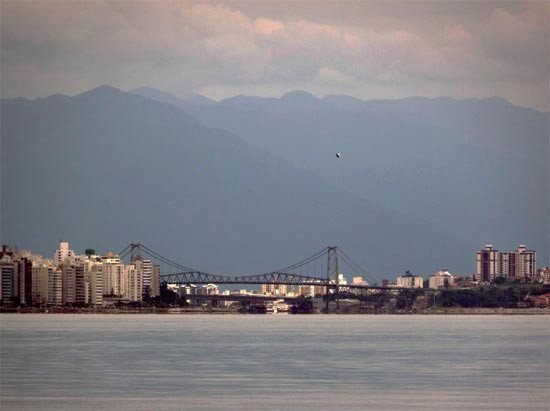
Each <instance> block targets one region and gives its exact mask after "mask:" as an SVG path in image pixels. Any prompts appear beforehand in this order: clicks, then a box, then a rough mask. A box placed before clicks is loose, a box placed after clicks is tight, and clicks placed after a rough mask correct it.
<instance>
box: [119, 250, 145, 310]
mask: <svg viewBox="0 0 550 411" xmlns="http://www.w3.org/2000/svg"><path fill="white" fill-rule="evenodd" d="M124 272H125V275H126V281H127V283H126V284H127V288H126V292H125V293H124V294H123V295H124V296H125V297H126V298H128V299H129V300H130V301H141V300H142V292H143V261H141V260H136V261H132V262H131V263H130V264H128V265H127V266H126V267H125V270H124Z"/></svg>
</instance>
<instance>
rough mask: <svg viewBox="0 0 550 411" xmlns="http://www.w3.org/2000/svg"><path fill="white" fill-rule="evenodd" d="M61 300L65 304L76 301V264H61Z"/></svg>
mask: <svg viewBox="0 0 550 411" xmlns="http://www.w3.org/2000/svg"><path fill="white" fill-rule="evenodd" d="M61 278H62V280H61V287H62V288H61V289H62V293H61V301H62V303H63V304H69V303H71V304H72V303H75V302H76V270H75V266H74V265H70V264H68V261H67V264H61Z"/></svg>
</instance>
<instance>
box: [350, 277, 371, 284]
mask: <svg viewBox="0 0 550 411" xmlns="http://www.w3.org/2000/svg"><path fill="white" fill-rule="evenodd" d="M351 283H352V284H353V285H369V283H368V282H367V280H365V279H364V278H363V277H361V276H356V277H353V278H352V280H351Z"/></svg>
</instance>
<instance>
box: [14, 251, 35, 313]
mask: <svg viewBox="0 0 550 411" xmlns="http://www.w3.org/2000/svg"><path fill="white" fill-rule="evenodd" d="M17 268H18V270H17V271H18V275H19V287H18V288H19V292H18V295H19V301H20V303H21V304H29V305H30V304H32V262H31V260H29V259H28V258H26V257H24V258H20V259H19V261H17Z"/></svg>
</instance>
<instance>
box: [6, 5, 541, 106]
mask: <svg viewBox="0 0 550 411" xmlns="http://www.w3.org/2000/svg"><path fill="white" fill-rule="evenodd" d="M367 6H369V4H367ZM482 6H483V10H485V13H473V12H472V13H470V14H460V15H455V14H453V13H450V12H449V13H447V14H443V15H442V16H443V17H442V18H443V20H444V21H443V22H442V23H441V24H438V25H435V24H434V25H433V29H430V28H429V27H427V25H426V23H425V20H423V19H425V17H423V15H422V13H421V11H422V10H418V13H411V15H410V16H406V15H404V14H403V15H399V17H398V18H394V19H393V20H392V19H389V18H388V16H387V15H386V16H383V15H380V20H381V21H384V22H385V24H384V25H382V26H381V25H375V24H373V23H371V22H372V19H373V18H374V17H372V16H370V17H369V18H370V20H368V21H367V20H365V24H359V23H358V20H357V15H359V16H360V15H361V13H363V14H365V15H366V14H368V11H369V10H372V13H382V12H381V10H382V9H383V8H382V7H381V6H380V5H376V6H375V7H355V8H354V6H353V5H346V6H343V7H342V8H341V11H339V13H341V15H337V13H336V12H335V15H334V18H329V17H327V16H326V15H325V16H324V18H323V19H322V21H317V20H316V19H315V18H314V15H315V13H313V12H312V11H309V12H308V13H302V14H300V13H298V14H297V15H292V16H289V15H285V16H283V17H281V14H275V13H269V12H268V10H269V8H268V7H265V10H266V11H265V13H262V11H261V10H262V7H261V5H258V6H257V7H256V11H255V12H254V13H253V12H251V11H250V10H249V11H248V12H246V11H245V10H240V9H237V8H236V6H235V5H233V4H232V3H229V4H213V3H188V2H179V1H174V2H168V1H166V2H154V3H148V2H110V1H94V2H79V1H53V2H50V1H47V0H44V1H40V2H15V1H5V2H3V4H2V8H3V12H2V29H1V30H2V92H3V94H4V95H9V96H15V95H30V96H33V95H43V94H49V93H54V92H60V91H61V92H68V93H71V92H73V93H74V92H79V91H81V90H83V89H85V88H87V87H90V86H93V85H95V84H100V83H111V84H114V85H117V86H119V87H123V88H133V87H137V86H141V85H150V86H154V87H158V88H161V89H165V90H169V91H172V92H176V93H177V92H180V93H184V92H189V91H191V90H210V92H211V93H213V94H219V93H222V91H223V90H226V91H227V92H229V90H236V91H238V90H250V89H257V90H264V91H265V92H266V93H269V90H270V86H271V87H272V90H273V93H276V91H275V90H280V89H281V88H284V85H285V84H286V86H287V87H288V89H290V88H291V87H294V86H296V85H297V86H298V88H306V86H309V87H311V88H312V89H315V90H318V92H320V93H321V94H323V89H324V90H326V92H337V91H338V90H335V88H336V87H338V85H339V86H340V87H342V90H343V91H348V90H355V91H356V93H359V92H361V93H363V95H358V97H367V96H368V97H388V96H390V95H391V96H395V95H396V93H397V95H398V96H399V95H400V96H406V95H412V94H420V95H451V96H456V97H466V96H464V95H463V93H464V92H465V91H466V90H468V91H469V92H472V93H474V94H475V95H473V96H474V97H483V96H489V95H495V94H496V95H500V96H503V97H506V98H508V99H510V100H512V101H514V102H517V103H520V104H525V105H530V106H532V107H537V108H539V109H545V110H548V104H549V103H548V92H547V86H548V72H549V67H548V61H549V59H550V56H549V41H550V40H549V34H548V26H549V22H548V7H549V6H548V4H547V3H544V2H539V3H516V4H514V5H513V7H512V5H510V4H507V3H496V4H495V5H494V6H490V7H489V5H481V4H477V3H476V4H474V3H472V4H470V3H468V4H465V5H464V6H463V7H465V8H468V7H470V8H475V7H479V8H480V10H481V7H482ZM281 7H282V6H281ZM418 7H419V8H420V9H421V8H422V7H424V8H426V11H427V12H428V11H429V12H432V13H433V10H431V8H433V5H425V6H422V5H419V6H418ZM441 7H443V6H441ZM271 8H273V5H272V4H271ZM449 8H451V5H449ZM320 14H321V13H320ZM428 15H429V13H428ZM472 16H476V17H472ZM352 17H353V18H352ZM375 17H376V16H375ZM348 20H349V21H352V23H347V21H348ZM26 77H27V78H26ZM300 85H302V87H300ZM352 85H353V86H352ZM521 85H523V86H524V88H523V89H524V90H530V92H529V93H527V92H521V91H519V92H518V90H522V87H521ZM544 85H545V86H546V89H545V88H544V87H543V86H544ZM215 90H218V91H217V92H215ZM373 93H376V94H377V95H376V96H373V95H372V94H373Z"/></svg>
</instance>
